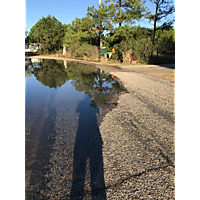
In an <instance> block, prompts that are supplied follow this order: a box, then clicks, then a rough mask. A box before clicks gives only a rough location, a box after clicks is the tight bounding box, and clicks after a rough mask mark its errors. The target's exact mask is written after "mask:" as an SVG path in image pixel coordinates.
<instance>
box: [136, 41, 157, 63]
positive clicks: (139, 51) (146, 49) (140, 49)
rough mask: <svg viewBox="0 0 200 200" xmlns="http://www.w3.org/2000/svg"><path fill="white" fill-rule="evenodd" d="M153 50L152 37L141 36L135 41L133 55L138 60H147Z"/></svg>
mask: <svg viewBox="0 0 200 200" xmlns="http://www.w3.org/2000/svg"><path fill="white" fill-rule="evenodd" d="M152 50H153V46H152V41H151V38H141V39H138V40H136V41H135V43H134V46H133V56H134V57H136V59H137V61H138V62H147V61H148V59H149V57H150V56H151V53H152Z"/></svg>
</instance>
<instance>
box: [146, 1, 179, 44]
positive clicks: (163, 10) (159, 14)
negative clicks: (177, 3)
mask: <svg viewBox="0 0 200 200" xmlns="http://www.w3.org/2000/svg"><path fill="white" fill-rule="evenodd" d="M149 1H150V2H152V3H153V4H154V5H155V6H156V12H155V14H152V13H151V12H148V13H147V14H146V18H147V19H149V20H151V21H153V22H154V28H153V29H154V31H153V38H152V44H154V40H155V34H156V31H157V30H158V29H166V28H168V27H169V26H170V25H172V24H173V22H174V19H173V20H168V21H166V22H164V23H163V24H162V25H161V26H160V27H157V26H156V24H157V22H160V21H161V20H162V19H163V18H166V17H167V16H168V15H170V14H172V13H174V11H175V8H174V5H172V3H173V2H172V1H168V0H149Z"/></svg>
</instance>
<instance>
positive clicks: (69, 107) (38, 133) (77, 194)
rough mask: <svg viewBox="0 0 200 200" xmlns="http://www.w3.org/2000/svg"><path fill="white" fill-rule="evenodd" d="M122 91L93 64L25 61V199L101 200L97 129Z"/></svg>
mask: <svg viewBox="0 0 200 200" xmlns="http://www.w3.org/2000/svg"><path fill="white" fill-rule="evenodd" d="M121 91H122V88H121V87H120V85H119V84H118V83H117V81H116V80H115V79H112V78H111V77H110V75H108V74H106V73H105V72H104V71H102V70H100V69H98V68H96V67H94V66H93V65H86V64H83V63H77V62H68V61H56V60H39V59H27V60H26V61H25V97H26V100H25V134H26V143H25V145H26V146H25V151H26V152H25V153H26V163H25V164H26V166H25V170H26V181H25V185H26V199H28V200H29V199H106V192H105V182H104V175H103V157H102V139H101V134H100V131H99V124H100V121H101V119H102V117H103V116H104V114H105V113H106V112H108V111H109V110H110V109H111V108H110V107H112V105H115V104H116V100H117V97H118V94H119V93H120V92H121ZM83 196H84V198H83Z"/></svg>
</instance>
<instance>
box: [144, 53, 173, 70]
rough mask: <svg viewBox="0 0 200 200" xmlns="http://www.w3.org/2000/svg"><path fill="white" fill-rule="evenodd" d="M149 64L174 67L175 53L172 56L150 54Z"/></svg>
mask: <svg viewBox="0 0 200 200" xmlns="http://www.w3.org/2000/svg"><path fill="white" fill-rule="evenodd" d="M147 64H149V65H158V66H159V67H167V68H170V69H175V54H174V55H173V56H169V55H168V56H156V55H152V56H151V57H150V58H149V61H148V63H147Z"/></svg>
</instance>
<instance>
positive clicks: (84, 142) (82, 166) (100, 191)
mask: <svg viewBox="0 0 200 200" xmlns="http://www.w3.org/2000/svg"><path fill="white" fill-rule="evenodd" d="M90 103H91V99H90V98H89V97H88V96H87V95H86V96H85V99H84V100H82V101H81V102H80V103H79V104H78V106H77V109H76V112H78V113H80V114H79V124H78V130H77V135H76V140H75V145H74V161H73V181H72V189H71V199H83V197H84V196H85V195H87V193H88V191H84V188H85V176H86V166H87V161H89V162H88V163H89V166H90V167H89V168H90V179H91V195H92V199H94V198H97V199H106V192H105V182H104V173H103V155H102V139H101V135H100V132H99V127H98V124H97V118H96V113H98V112H99V110H98V108H94V107H92V106H91V105H90ZM87 178H88V177H87ZM89 193H90V192H89Z"/></svg>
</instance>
